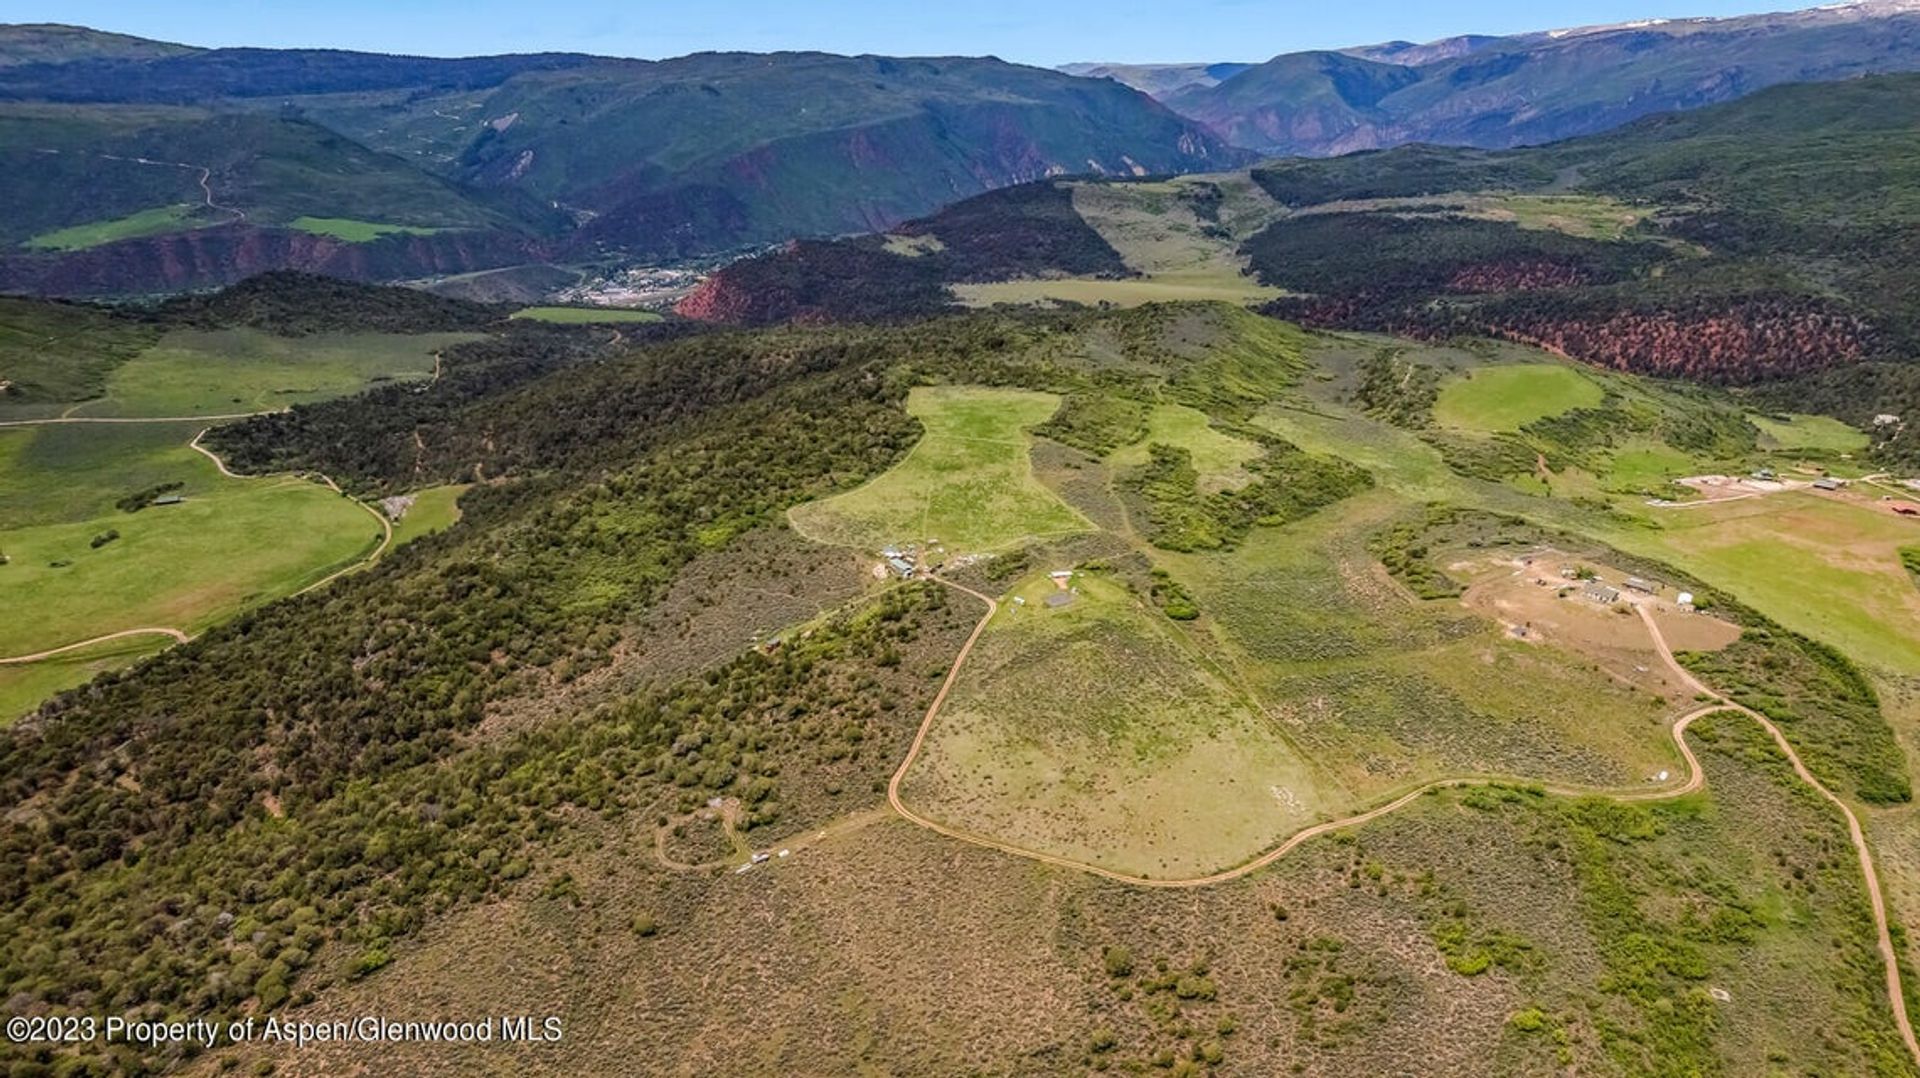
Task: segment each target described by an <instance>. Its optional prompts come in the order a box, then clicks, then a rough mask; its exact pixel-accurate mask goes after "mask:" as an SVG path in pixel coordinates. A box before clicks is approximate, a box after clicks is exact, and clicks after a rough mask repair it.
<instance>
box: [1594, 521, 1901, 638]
mask: <svg viewBox="0 0 1920 1078" xmlns="http://www.w3.org/2000/svg"><path fill="white" fill-rule="evenodd" d="M1654 519H1655V520H1657V521H1658V522H1659V523H1660V525H1661V527H1660V528H1659V529H1658V530H1653V531H1648V530H1644V529H1628V530H1623V531H1622V532H1621V533H1620V534H1619V535H1616V536H1611V537H1609V538H1610V539H1611V541H1613V542H1614V543H1615V544H1616V545H1618V546H1620V547H1622V548H1624V549H1628V550H1633V551H1636V552H1639V553H1646V554H1651V555H1653V556H1657V557H1659V558H1661V559H1663V560H1666V561H1669V562H1671V563H1673V564H1674V565H1676V566H1679V567H1680V568H1682V569H1685V570H1687V571H1688V572H1690V573H1692V574H1694V575H1695V576H1698V577H1699V578H1701V579H1702V580H1704V581H1706V582H1707V583H1708V584H1711V585H1713V586H1714V587H1716V588H1720V589H1723V590H1725V591H1726V592H1728V593H1729V594H1731V595H1734V596H1737V597H1738V598H1739V599H1740V600H1741V601H1743V602H1745V603H1747V604H1749V605H1751V606H1753V607H1754V608H1755V609H1758V610H1759V611H1761V612H1762V613H1764V614H1766V615H1767V616H1768V617H1770V618H1773V619H1774V620H1775V621H1778V622H1779V623H1780V624H1782V625H1785V626H1786V627H1787V628H1789V629H1793V630H1795V631H1796V632H1800V633H1804V634H1805V635H1807V636H1810V637H1813V638H1814V639H1816V640H1820V641H1823V642H1825V643H1827V644H1830V645H1832V646H1834V647H1836V648H1839V649H1840V650H1841V651H1843V652H1845V653H1846V654H1847V655H1848V656H1849V657H1851V658H1852V659H1854V660H1855V661H1857V662H1860V663H1862V664H1864V665H1867V666H1870V667H1874V668H1876V669H1878V670H1881V671H1884V672H1886V673H1890V674H1920V591H1916V590H1915V589H1914V587H1913V585H1912V583H1911V582H1910V580H1909V578H1908V574H1907V570H1906V568H1905V566H1904V565H1903V564H1902V562H1901V558H1900V548H1901V547H1902V546H1911V545H1913V544H1914V543H1915V541H1916V540H1917V539H1920V523H1916V522H1915V521H1913V520H1911V519H1909V518H1906V517H1901V516H1896V515H1894V514H1893V513H1891V512H1888V511H1886V510H1884V509H1882V508H1880V507H1879V506H1878V505H1877V504H1875V503H1871V502H1867V503H1861V502H1852V501H1845V500H1841V499H1837V498H1833V497H1826V496H1821V495H1815V494H1802V493H1789V494H1776V495H1769V496H1767V497H1764V498H1750V499H1746V500H1743V501H1735V502H1727V503H1725V504H1722V505H1714V506H1703V507H1698V508H1687V509H1669V510H1664V511H1660V512H1658V513H1656V515H1655V517H1654Z"/></svg>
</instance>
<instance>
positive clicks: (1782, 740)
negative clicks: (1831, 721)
mask: <svg viewBox="0 0 1920 1078" xmlns="http://www.w3.org/2000/svg"><path fill="white" fill-rule="evenodd" d="M1634 609H1635V610H1636V611H1637V612H1638V613H1639V615H1640V620H1641V621H1643V622H1645V623H1646V626H1647V632H1648V634H1649V635H1651V636H1652V637H1653V646H1654V648H1655V649H1656V650H1658V651H1659V652H1660V660H1661V661H1662V662H1664V663H1666V664H1667V666H1668V667H1669V668H1671V669H1672V670H1673V672H1674V674H1675V675H1676V676H1678V677H1679V678H1680V679H1681V681H1682V682H1684V683H1685V684H1687V685H1689V686H1691V687H1692V688H1693V689H1694V690H1695V691H1697V692H1700V693H1703V694H1705V695H1708V696H1712V697H1714V698H1716V699H1718V700H1720V701H1721V703H1722V706H1724V707H1725V708H1727V709H1729V710H1732V711H1737V712H1739V713H1740V714H1742V715H1745V716H1746V717H1747V718H1750V719H1752V720H1753V721H1754V722H1757V723H1759V724H1760V728H1761V729H1763V730H1765V731H1766V732H1767V735H1768V736H1769V737H1771V738H1773V743H1774V744H1775V745H1777V746H1779V748H1780V754H1781V755H1783V756H1785V757H1786V758H1787V762H1788V763H1789V764H1792V765H1793V773H1794V774H1796V775H1798V776H1800V781H1801V782H1804V783H1806V784H1807V785H1808V786H1810V787H1812V788H1813V791H1814V792H1815V793H1817V794H1819V795H1820V796H1821V797H1823V798H1825V799H1826V800H1827V802H1828V803H1830V804H1831V805H1833V807H1834V808H1837V809H1839V810H1840V815H1841V816H1843V817H1845V818H1846V821H1847V835H1848V837H1849V838H1850V839H1852V840H1853V852H1854V855H1855V856H1856V857H1858V858H1859V861H1860V875H1861V878H1862V879H1863V880H1864V881H1865V882H1866V887H1867V901H1868V902H1869V903H1870V904H1871V905H1872V907H1873V928H1874V933H1875V935H1876V936H1878V937H1879V939H1878V943H1879V947H1880V961H1881V963H1882V965H1884V966H1885V969H1886V979H1887V996H1888V998H1889V999H1891V1000H1892V1001H1893V1020H1894V1024H1895V1025H1896V1026H1898V1027H1899V1029H1900V1039H1901V1040H1903V1041H1905V1042H1906V1045H1907V1051H1908V1053H1909V1054H1911V1055H1912V1056H1913V1061H1914V1063H1915V1064H1916V1065H1920V1038H1916V1037H1915V1036H1914V1032H1913V1022H1912V1020H1911V1019H1909V1018H1908V1017H1907V1004H1906V997H1905V994H1904V993H1903V991H1902V988H1901V984H1900V953H1899V952H1898V951H1897V950H1895V949H1894V946H1893V931H1892V929H1891V928H1890V927H1889V926H1888V924H1887V900H1886V897H1885V896H1884V895H1883V894H1882V893H1881V890H1880V874H1879V872H1878V871H1876V870H1875V869H1874V865H1873V851H1872V849H1870V848H1869V847H1868V846H1867V834H1866V829H1865V828H1862V827H1861V826H1860V817H1858V816H1856V815H1854V812H1853V809H1852V808H1850V807H1848V805H1847V803H1846V802H1845V801H1842V800H1841V799H1840V798H1839V796H1838V795H1836V794H1835V793H1834V792H1833V791H1832V790H1829V789H1827V787H1826V786H1825V785H1824V784H1823V783H1821V781H1820V780H1819V779H1817V778H1814V777H1813V772H1812V771H1810V770H1808V769H1807V765H1806V763H1805V762H1804V761H1802V760H1801V759H1800V754H1799V753H1797V752H1795V751H1793V746H1792V745H1791V744H1789V743H1788V741H1787V736H1786V735H1785V734H1783V733H1781V732H1780V728H1779V727H1778V726H1775V725H1774V724H1773V720H1771V719H1769V718H1767V717H1766V716H1765V715H1762V714H1760V713H1759V712H1758V711H1755V710H1753V709H1752V708H1749V707H1743V706H1742V705H1740V704H1736V703H1734V702H1732V701H1730V700H1726V699H1725V698H1724V697H1721V696H1720V694H1718V693H1716V692H1714V691H1713V690H1712V689H1709V688H1708V687H1707V686H1706V685H1705V684H1703V683H1702V682H1701V681H1700V680H1699V679H1698V678H1696V677H1694V676H1693V673H1692V672H1691V671H1689V670H1687V669H1686V668H1685V667H1683V666H1681V665H1680V663H1679V661H1678V660H1676V659H1675V658H1674V657H1673V649H1672V648H1670V647H1668V646H1667V638H1666V636H1665V635H1664V634H1662V633H1661V632H1660V625H1659V623H1658V622H1656V621H1654V619H1653V615H1652V613H1650V612H1649V611H1648V609H1647V607H1645V606H1643V605H1640V604H1635V607H1634Z"/></svg>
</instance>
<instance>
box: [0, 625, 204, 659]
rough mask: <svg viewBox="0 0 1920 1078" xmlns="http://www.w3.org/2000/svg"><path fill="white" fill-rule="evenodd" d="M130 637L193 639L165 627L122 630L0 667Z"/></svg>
mask: <svg viewBox="0 0 1920 1078" xmlns="http://www.w3.org/2000/svg"><path fill="white" fill-rule="evenodd" d="M129 636H171V637H173V639H174V642H175V643H177V644H184V643H186V642H187V641H188V640H190V639H192V638H191V637H189V636H188V635H187V634H186V633H183V632H181V631H180V630H178V629H169V628H167V627H165V626H155V627H153V628H147V629H122V630H120V631H119V632H117V633H108V634H107V635H105V636H96V637H94V638H93V639H91V640H82V641H79V642H78V643H74V644H62V645H60V646H59V647H57V648H48V649H47V650H45V651H36V652H34V653H33V654H31V655H14V656H10V657H8V658H4V659H0V666H7V665H11V664H16V663H35V662H39V661H40V660H41V659H51V658H53V657H54V656H55V655H64V654H66V653H67V652H69V651H79V650H80V649H81V648H89V647H92V646H93V645H95V644H104V643H106V642H107V641H109V640H119V639H122V638H124V637H129Z"/></svg>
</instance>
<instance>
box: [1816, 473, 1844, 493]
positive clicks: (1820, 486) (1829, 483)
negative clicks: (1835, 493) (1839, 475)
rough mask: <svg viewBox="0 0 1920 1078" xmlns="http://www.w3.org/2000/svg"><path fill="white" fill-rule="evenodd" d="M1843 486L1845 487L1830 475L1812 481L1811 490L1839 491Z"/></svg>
mask: <svg viewBox="0 0 1920 1078" xmlns="http://www.w3.org/2000/svg"><path fill="white" fill-rule="evenodd" d="M1843 486H1846V484H1845V483H1842V482H1841V481H1840V480H1838V479H1835V478H1834V477H1832V476H1830V475H1823V476H1821V477H1820V478H1818V479H1816V480H1814V481H1813V489H1815V490H1839V489H1840V488H1841V487H1843Z"/></svg>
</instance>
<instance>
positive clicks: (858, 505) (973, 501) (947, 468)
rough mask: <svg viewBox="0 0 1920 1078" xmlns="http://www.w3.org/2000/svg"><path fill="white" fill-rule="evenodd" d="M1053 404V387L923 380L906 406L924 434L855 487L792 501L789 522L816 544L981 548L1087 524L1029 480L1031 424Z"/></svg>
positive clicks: (1071, 530) (1001, 546) (963, 550)
mask: <svg viewBox="0 0 1920 1078" xmlns="http://www.w3.org/2000/svg"><path fill="white" fill-rule="evenodd" d="M1059 406H1060V398H1059V397H1057V396H1055V395H1053V394H1051V393H1033V392H1027V391H1024V390H1013V389H986V388H980V387H970V386H921V387H918V388H915V389H914V390H913V391H912V393H911V394H909V396H908V398H907V411H908V412H909V413H911V414H912V415H913V416H914V417H915V418H917V419H919V420H920V422H921V424H922V425H923V426H924V427H925V428H926V433H925V434H924V435H923V436H922V437H921V439H920V441H919V442H917V443H915V445H914V447H913V450H912V451H911V452H910V453H908V455H907V457H906V459H905V460H903V461H901V462H900V463H899V464H898V465H895V466H894V467H893V468H892V469H890V470H889V471H887V472H886V473H884V474H882V475H881V476H879V477H878V478H876V479H874V480H873V481H872V482H870V483H868V484H867V485H865V486H863V487H861V488H859V489H858V490H853V491H849V492H847V493H845V494H841V495H838V496H835V497H832V498H827V499H824V500H822V501H817V502H809V503H807V504H805V505H801V506H797V507H795V508H794V509H793V511H792V512H791V513H790V514H789V516H790V517H791V519H792V521H793V526H794V527H795V528H796V529H798V530H799V531H800V532H801V533H802V534H804V535H807V536H809V537H810V538H813V539H815V540H818V541H820V542H824V543H829V544H833V545H838V546H850V547H858V548H861V549H864V550H879V549H880V548H882V547H886V546H889V545H894V544H912V543H925V542H928V541H930V540H936V539H937V540H939V541H940V542H941V543H942V544H943V545H945V547H946V549H947V550H948V551H949V552H950V553H952V554H956V555H958V554H969V553H988V552H993V551H997V550H1003V549H1006V548H1008V547H1011V546H1013V545H1015V544H1018V543H1020V542H1022V541H1024V540H1030V539H1035V538H1041V537H1046V536H1058V535H1066V534H1072V533H1075V532H1081V531H1087V530H1090V528H1091V525H1089V524H1088V523H1087V521H1086V520H1085V519H1084V518H1082V517H1081V516H1080V515H1079V514H1077V513H1075V512H1074V511H1073V510H1072V509H1069V508H1068V507H1067V506H1066V505H1065V503H1063V502H1061V501H1060V500H1059V499H1058V498H1056V497H1055V496H1054V495H1053V494H1052V493H1050V492H1049V491H1048V490H1047V489H1046V488H1045V487H1042V486H1041V485H1040V484H1039V483H1037V482H1035V481H1034V478H1033V465H1032V464H1031V463H1030V462H1029V460H1028V457H1027V454H1028V450H1029V449H1030V448H1031V447H1032V444H1033V436H1032V435H1031V434H1028V433H1027V431H1028V429H1029V428H1031V427H1034V426H1036V425H1038V424H1040V423H1044V422H1046V420H1047V419H1048V418H1050V417H1051V416H1052V415H1053V413H1054V412H1055V410H1057V409H1058V408H1059Z"/></svg>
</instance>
